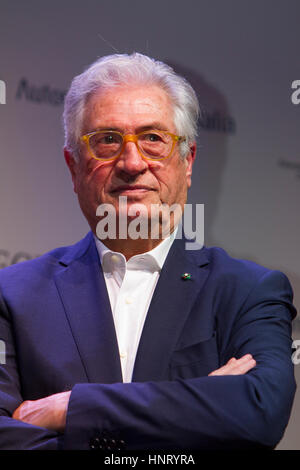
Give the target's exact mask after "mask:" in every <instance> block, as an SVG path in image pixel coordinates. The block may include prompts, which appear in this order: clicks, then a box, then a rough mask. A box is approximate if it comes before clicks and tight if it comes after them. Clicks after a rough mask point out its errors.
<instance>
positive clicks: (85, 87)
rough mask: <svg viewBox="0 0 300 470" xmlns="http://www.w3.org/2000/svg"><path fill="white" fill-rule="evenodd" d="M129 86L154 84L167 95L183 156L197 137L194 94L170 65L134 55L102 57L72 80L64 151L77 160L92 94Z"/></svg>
mask: <svg viewBox="0 0 300 470" xmlns="http://www.w3.org/2000/svg"><path fill="white" fill-rule="evenodd" d="M128 84H133V85H135V84H137V85H157V86H159V87H161V88H162V89H163V90H164V91H165V92H166V93H167V95H168V96H169V98H170V100H171V103H172V104H173V110H174V125H175V128H176V132H177V133H178V135H180V136H185V138H186V141H185V142H182V143H181V144H180V152H181V155H182V157H185V156H186V155H187V154H188V153H189V149H190V145H191V143H192V142H194V141H195V138H196V136H197V120H198V115H199V103H198V99H197V96H196V93H195V91H194V90H193V88H192V87H191V85H190V84H189V83H188V82H187V81H186V79H185V78H183V77H181V76H180V75H178V74H177V73H175V72H174V70H173V69H172V68H171V67H170V66H169V65H166V64H164V63H163V62H160V61H157V60H155V59H152V58H150V57H148V56H146V55H143V54H140V53H136V52H135V53H133V54H130V55H127V54H114V55H109V56H105V57H101V58H100V59H98V60H97V61H96V62H94V63H93V64H91V65H90V66H89V67H88V68H87V69H86V70H85V71H84V72H83V73H82V74H80V75H77V76H76V77H75V78H74V79H73V81H72V83H71V86H70V89H69V91H68V93H67V95H66V97H65V105H64V114H63V119H64V130H65V146H66V148H67V149H68V150H69V151H71V152H72V153H73V154H74V157H75V158H78V155H79V145H78V144H79V138H80V136H81V132H82V122H83V115H84V110H85V105H86V103H87V100H88V99H89V97H90V96H91V94H93V93H95V92H96V91H99V90H101V89H108V88H112V87H115V86H120V85H128Z"/></svg>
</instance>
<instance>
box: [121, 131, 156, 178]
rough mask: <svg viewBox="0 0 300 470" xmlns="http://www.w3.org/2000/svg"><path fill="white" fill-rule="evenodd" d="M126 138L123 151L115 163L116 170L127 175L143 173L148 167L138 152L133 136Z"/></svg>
mask: <svg viewBox="0 0 300 470" xmlns="http://www.w3.org/2000/svg"><path fill="white" fill-rule="evenodd" d="M126 137H127V138H126V140H125V141H124V144H123V151H122V153H121V155H120V156H119V158H118V160H117V163H116V169H118V170H119V171H121V172H125V173H127V174H129V175H137V174H139V173H143V172H144V171H145V170H146V169H147V168H148V165H147V162H146V161H145V160H144V159H143V158H142V156H141V155H140V153H139V151H138V148H137V145H136V139H135V138H134V137H135V136H130V135H128V136H126Z"/></svg>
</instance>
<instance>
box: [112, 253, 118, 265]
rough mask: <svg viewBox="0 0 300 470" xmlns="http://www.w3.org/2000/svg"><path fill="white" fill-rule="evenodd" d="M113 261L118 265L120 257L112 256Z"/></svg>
mask: <svg viewBox="0 0 300 470" xmlns="http://www.w3.org/2000/svg"><path fill="white" fill-rule="evenodd" d="M111 260H112V262H113V263H115V264H116V263H117V262H118V260H119V257H118V255H111Z"/></svg>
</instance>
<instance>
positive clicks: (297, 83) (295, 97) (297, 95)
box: [291, 80, 300, 104]
mask: <svg viewBox="0 0 300 470" xmlns="http://www.w3.org/2000/svg"><path fill="white" fill-rule="evenodd" d="M291 87H292V89H293V90H295V91H293V93H292V94H291V101H292V103H293V104H299V103H300V80H294V81H293V82H292V85H291Z"/></svg>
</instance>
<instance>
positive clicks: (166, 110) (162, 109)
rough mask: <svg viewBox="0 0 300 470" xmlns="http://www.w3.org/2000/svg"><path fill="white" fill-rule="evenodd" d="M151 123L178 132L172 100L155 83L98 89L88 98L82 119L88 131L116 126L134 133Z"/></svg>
mask: <svg viewBox="0 0 300 470" xmlns="http://www.w3.org/2000/svg"><path fill="white" fill-rule="evenodd" d="M152 124H157V125H160V127H162V128H165V129H166V130H169V131H173V132H174V131H175V128H174V121H173V107H172V103H171V100H170V98H169V96H168V95H167V93H166V92H165V91H164V90H163V89H162V88H160V87H158V86H156V85H149V86H146V85H145V86H133V85H132V86H118V87H114V88H109V89H105V90H99V91H98V92H96V93H94V94H93V95H92V96H91V97H90V98H89V100H88V102H87V104H86V107H85V112H84V119H83V127H84V128H85V130H86V131H91V130H93V129H97V128H101V127H103V128H109V127H113V128H118V129H120V130H124V131H125V130H130V131H131V132H134V131H135V130H136V129H138V128H141V127H146V126H149V125H152Z"/></svg>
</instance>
